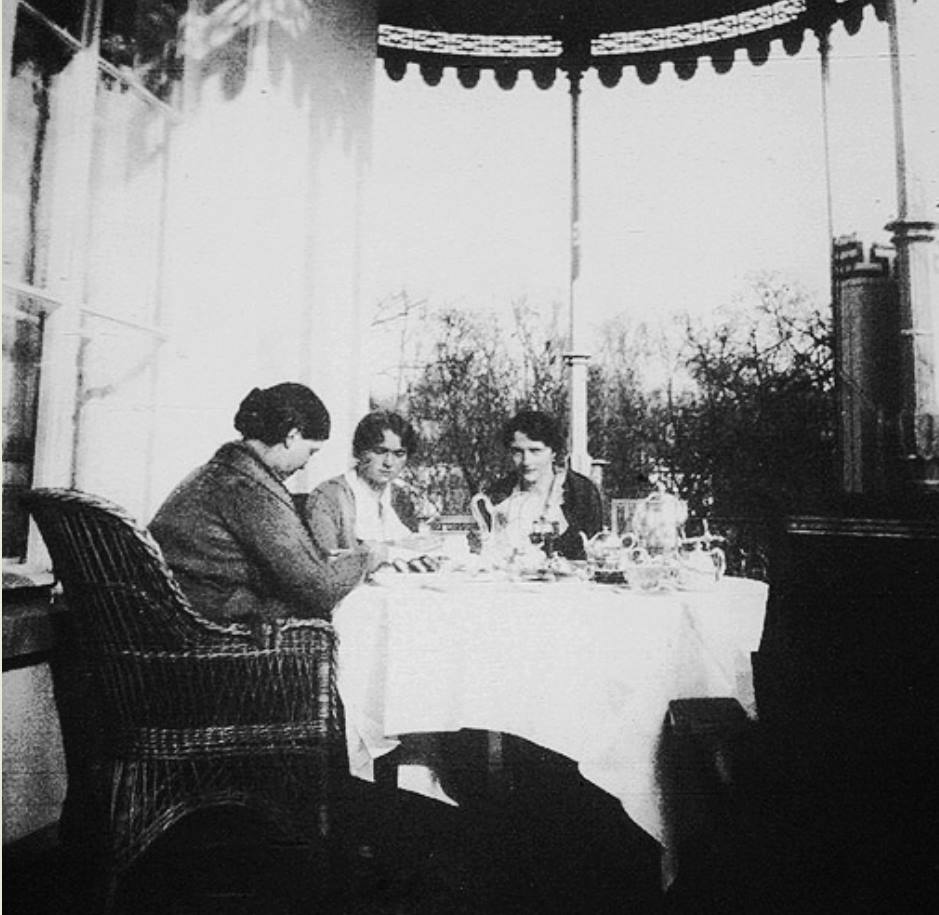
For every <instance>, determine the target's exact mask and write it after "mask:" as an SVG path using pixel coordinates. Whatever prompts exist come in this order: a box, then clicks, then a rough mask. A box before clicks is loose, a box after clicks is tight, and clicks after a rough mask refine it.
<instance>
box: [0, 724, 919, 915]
mask: <svg viewBox="0 0 939 915" xmlns="http://www.w3.org/2000/svg"><path fill="white" fill-rule="evenodd" d="M721 752H722V753H723V756H721V754H720V753H719V754H718V757H719V758H715V757H712V758H710V759H702V758H701V755H700V754H697V755H696V754H694V753H692V754H690V755H688V756H686V758H685V760H684V762H683V763H681V764H680V765H679V767H678V768H679V770H681V768H682V765H683V766H684V772H683V773H681V771H680V772H679V778H680V779H683V780H684V781H683V787H682V786H679V787H680V788H681V789H682V794H681V797H683V798H684V802H685V803H686V804H687V805H688V809H689V811H690V812H689V813H688V819H689V822H691V823H692V824H693V828H692V829H690V830H689V832H688V835H687V836H686V837H685V839H684V840H683V842H682V846H681V849H680V856H679V869H678V876H677V879H676V880H675V881H674V883H673V884H672V885H671V887H670V888H669V890H668V892H666V893H663V892H662V891H661V889H660V887H661V882H660V872H659V865H660V856H659V849H658V846H657V845H656V844H655V843H654V842H652V841H651V840H650V839H649V838H648V837H647V836H646V835H645V834H644V833H643V832H642V831H641V830H639V829H638V828H637V827H636V826H635V825H634V824H632V823H631V821H630V820H629V819H628V818H627V817H626V816H625V814H623V813H622V808H621V807H620V806H619V804H618V803H617V802H616V801H614V800H613V799H612V798H611V797H609V796H608V795H606V794H605V793H604V792H602V791H600V790H599V789H596V788H595V787H593V786H592V785H590V784H589V783H587V782H585V781H584V780H583V779H582V778H580V776H579V775H578V774H577V772H576V769H575V768H574V767H573V766H572V764H569V763H568V761H566V760H564V759H563V758H562V757H551V756H550V755H548V756H547V757H546V756H545V754H543V753H542V754H540V755H541V763H540V765H539V766H536V767H535V768H536V773H535V774H534V775H532V774H530V773H529V774H527V775H524V776H523V777H521V778H520V779H519V780H518V782H517V783H514V784H513V785H512V786H511V788H510V790H506V791H503V792H496V793H494V794H492V795H490V796H487V797H480V798H476V799H475V800H473V801H472V802H471V803H468V804H465V805H464V806H462V807H459V808H456V807H448V806H446V805H442V804H439V803H436V802H433V801H429V800H426V799H423V798H421V797H418V796H415V795H412V794H409V793H407V792H393V793H391V794H390V795H389V793H388V792H384V793H382V792H379V791H378V790H377V789H375V788H374V786H371V785H366V784H364V783H361V782H358V781H355V780H351V779H350V780H349V781H348V782H347V783H345V785H344V790H343V792H342V796H341V797H340V798H338V799H337V803H336V809H335V813H336V822H337V824H341V829H338V830H337V835H338V836H339V838H340V839H341V840H340V841H337V842H336V851H335V854H334V856H333V860H332V866H331V873H332V876H333V883H332V886H331V888H330V892H329V893H328V894H324V893H323V892H322V889H323V884H322V882H317V880H316V878H315V876H314V875H313V873H312V872H311V871H310V869H309V867H308V866H307V864H306V861H305V859H304V858H303V856H302V855H300V854H299V853H298V852H297V850H296V849H294V848H291V847H289V846H285V845H283V844H282V843H280V842H279V841H278V837H277V836H276V834H275V833H272V832H271V831H270V830H268V829H266V828H265V827H264V825H263V824H261V823H258V822H256V821H254V820H252V819H251V818H250V817H248V816H247V815H246V814H245V813H244V812H243V811H236V810H225V811H215V812H212V813H209V814H205V815H198V816H194V817H192V818H190V819H189V820H187V821H184V822H183V823H182V824H180V825H179V826H178V827H176V828H175V829H173V830H172V831H171V832H170V833H169V834H167V835H166V836H165V837H164V838H163V839H161V841H160V842H159V843H158V844H157V845H156V846H155V847H153V848H152V849H151V850H150V851H149V852H148V853H147V854H146V855H145V856H144V858H143V859H142V860H141V861H140V863H139V864H138V865H137V866H135V868H134V869H133V870H132V871H131V872H130V873H129V874H128V875H127V876H126V878H125V879H124V880H123V882H122V888H121V892H120V894H119V899H118V905H117V912H116V915H300V913H302V915H313V913H315V912H324V913H330V915H332V913H336V915H366V913H368V915H438V913H439V915H451V913H452V915H581V913H582V915H605V913H649V915H697V913H701V915H711V913H713V915H721V913H728V915H730V913H740V915H749V913H760V915H762V913H778V915H802V913H805V915H815V913H818V915H822V913H824V915H828V913H835V912H849V913H871V915H873V913H884V915H894V913H896V915H907V913H916V912H920V911H922V912H927V911H930V912H931V911H934V910H935V901H936V900H935V899H933V900H925V901H921V896H922V894H921V892H920V890H921V889H922V888H923V886H929V885H935V883H936V881H935V879H934V878H935V876H936V869H935V862H932V865H931V866H932V868H933V872H932V874H931V875H927V877H928V878H929V879H928V880H927V881H926V882H922V881H919V880H918V879H916V875H917V874H921V871H918V870H916V869H914V870H911V872H910V873H911V874H913V875H914V879H912V880H911V879H910V877H909V875H903V876H902V877H901V878H900V879H888V876H887V875H886V874H881V873H878V871H877V866H878V865H877V856H876V853H874V854H872V853H871V852H870V850H868V851H867V852H865V853H863V854H857V853H856V852H855V849H854V848H853V845H852V842H853V837H852V836H851V835H850V832H849V831H840V830H835V833H836V834H837V835H838V837H839V838H838V840H837V842H836V841H834V840H833V833H832V829H831V828H826V829H819V828H817V827H818V824H819V823H820V822H821V821H819V820H818V819H817V811H816V814H815V815H814V816H815V818H814V819H813V815H810V814H809V812H810V811H812V810H815V808H816V807H817V806H818V804H817V802H818V800H819V799H814V798H806V797H795V796H793V794H792V792H791V791H789V790H788V789H787V788H786V787H785V780H784V779H782V778H780V777H779V776H778V773H774V772H773V771H772V766H771V765H769V764H768V760H767V759H765V758H761V753H762V752H763V751H762V750H761V749H760V748H759V747H756V748H754V744H753V742H752V741H746V740H745V741H743V742H742V743H739V744H738V745H736V746H729V747H728V746H724V747H723V748H722V750H721ZM812 823H815V824H816V826H815V827H813V826H812V825H811V824H812ZM923 866H925V867H926V868H929V867H930V863H929V862H925V863H924V865H923ZM915 884H918V886H917V885H915ZM83 891H84V884H83V880H82V876H81V875H80V874H78V873H76V872H75V871H74V869H73V868H71V867H70V866H69V865H68V863H67V861H66V860H65V858H64V857H63V855H62V852H61V851H60V850H59V849H58V848H56V847H55V846H51V847H46V848H43V849H39V850H37V849H32V850H29V849H20V848H16V847H5V849H4V868H3V902H4V903H6V904H7V905H8V906H10V908H9V911H11V912H16V913H18V915H53V913H55V915H64V913H85V912H87V911H89V910H88V907H87V905H86V902H85V897H84V896H83V895H82V894H83Z"/></svg>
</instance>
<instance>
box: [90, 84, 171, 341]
mask: <svg viewBox="0 0 939 915" xmlns="http://www.w3.org/2000/svg"><path fill="white" fill-rule="evenodd" d="M169 136H170V126H169V124H168V116H167V113H166V110H165V109H164V108H163V107H162V106H161V105H157V104H154V103H153V102H152V100H149V99H148V97H146V96H145V95H144V94H143V93H139V92H134V91H130V90H128V89H127V88H126V86H124V85H123V84H122V83H121V82H120V81H118V80H114V79H109V78H108V76H107V74H103V73H101V74H99V78H98V85H97V91H96V94H95V119H94V134H93V146H92V156H91V174H90V181H91V193H90V207H91V213H90V217H91V218H90V219H89V221H88V226H89V236H88V259H87V263H88V274H87V280H86V286H85V291H84V299H85V301H86V302H87V303H88V305H89V306H90V307H91V308H93V309H95V310H96V311H104V312H107V313H108V314H113V315H116V316H119V317H121V318H124V319H126V320H128V321H135V322H138V323H141V324H152V323H153V322H154V321H155V314H156V303H157V300H158V295H159V289H158V270H159V257H160V251H161V244H160V242H161V233H162V226H163V196H164V194H163V189H164V183H165V179H166V159H167V147H168V144H169Z"/></svg>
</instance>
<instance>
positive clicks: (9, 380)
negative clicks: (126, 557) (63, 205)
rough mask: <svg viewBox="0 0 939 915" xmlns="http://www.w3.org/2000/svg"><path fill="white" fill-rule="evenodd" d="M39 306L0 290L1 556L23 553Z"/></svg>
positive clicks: (30, 475) (33, 438)
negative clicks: (0, 324)
mask: <svg viewBox="0 0 939 915" xmlns="http://www.w3.org/2000/svg"><path fill="white" fill-rule="evenodd" d="M42 323H43V318H42V309H41V307H40V305H39V303H37V302H34V301H33V300H32V299H30V298H29V297H28V296H23V295H19V294H17V293H13V292H8V291H7V290H4V295H3V557H4V559H6V558H15V559H23V558H24V557H25V556H26V535H27V531H28V518H27V515H26V512H25V511H24V510H23V509H22V507H21V506H20V496H21V495H22V494H23V493H24V492H26V491H27V490H28V489H29V488H30V486H31V485H32V481H33V455H34V453H35V447H36V404H37V395H38V389H39V360H40V358H41V356H42Z"/></svg>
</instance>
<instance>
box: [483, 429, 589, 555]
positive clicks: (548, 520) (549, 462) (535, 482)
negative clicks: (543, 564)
mask: <svg viewBox="0 0 939 915" xmlns="http://www.w3.org/2000/svg"><path fill="white" fill-rule="evenodd" d="M502 444H503V445H504V446H505V447H506V448H507V449H508V450H509V452H510V454H511V456H512V462H513V463H514V464H515V472H514V473H512V474H510V475H509V476H506V477H503V478H502V479H501V480H499V481H498V482H497V483H495V485H493V486H492V487H491V489H489V491H488V492H487V493H486V495H487V496H488V497H489V499H490V501H491V502H492V503H493V506H494V510H495V514H496V517H495V519H494V522H495V524H496V525H497V526H499V527H501V528H502V529H503V530H504V531H506V532H507V533H508V535H509V537H510V538H515V539H524V538H527V537H528V536H529V535H531V534H532V533H533V532H535V531H538V530H541V531H545V530H547V531H550V532H551V533H550V537H551V540H552V544H551V546H552V548H553V549H554V550H555V551H557V552H558V553H559V554H560V555H561V556H564V557H566V558H567V559H583V558H584V556H585V553H584V544H583V539H582V538H581V533H583V534H585V535H586V536H587V537H588V538H590V537H592V536H593V535H594V534H596V533H597V532H598V531H600V530H601V529H602V527H603V507H602V504H601V501H600V493H599V492H598V490H597V487H596V486H595V485H594V484H593V482H592V481H591V480H589V479H588V478H587V477H585V476H583V474H580V473H577V472H576V471H574V470H570V469H569V468H564V467H562V466H559V463H558V458H559V457H560V455H561V453H562V452H563V449H564V442H563V440H562V438H561V431H560V429H559V427H558V424H557V422H556V421H555V419H554V418H553V417H552V416H549V415H548V414H547V413H542V412H539V411H537V410H522V411H520V412H519V413H517V414H516V415H515V416H514V417H512V419H510V420H509V421H508V422H507V423H506V425H505V427H504V429H503V431H502Z"/></svg>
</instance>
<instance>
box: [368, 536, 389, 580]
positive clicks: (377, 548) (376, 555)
mask: <svg viewBox="0 0 939 915" xmlns="http://www.w3.org/2000/svg"><path fill="white" fill-rule="evenodd" d="M362 546H364V547H365V548H366V549H367V550H368V565H367V569H366V571H367V572H368V574H369V575H371V573H372V572H374V571H375V570H376V569H377V568H378V567H379V566H383V565H385V564H386V563H388V562H390V561H391V559H390V550H389V548H388V544H387V543H382V542H381V541H380V540H363V541H362Z"/></svg>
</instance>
